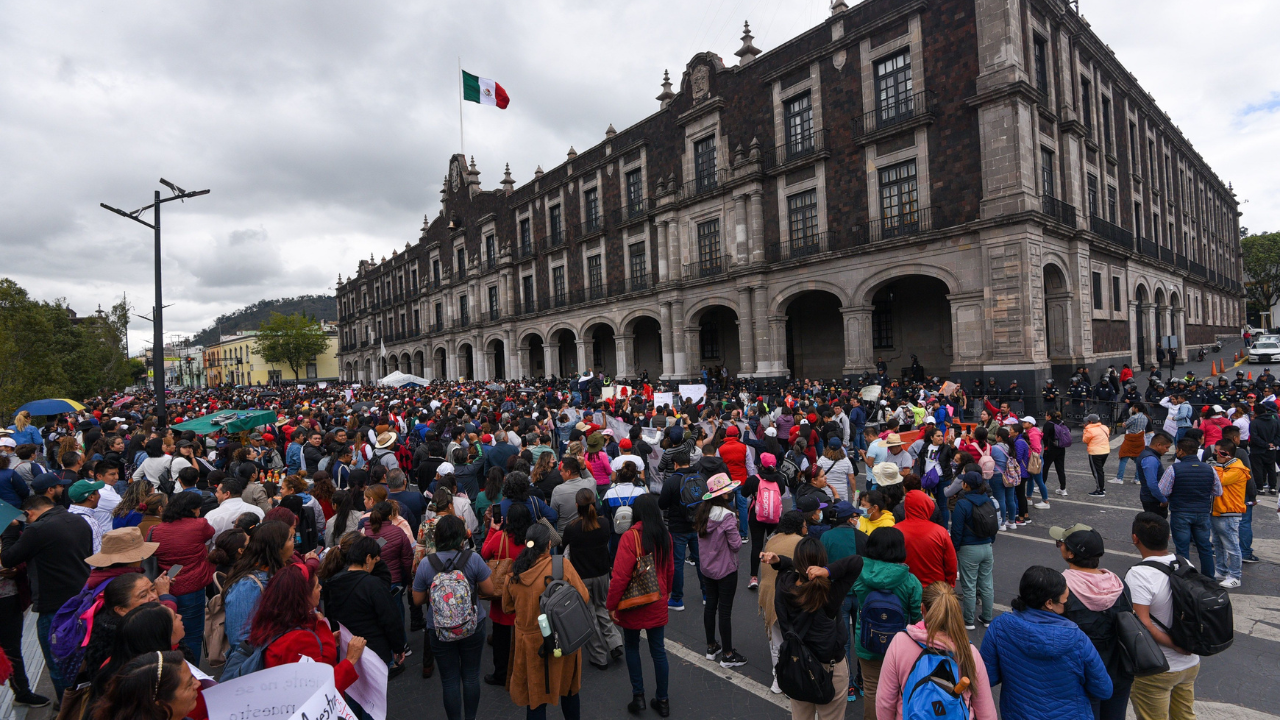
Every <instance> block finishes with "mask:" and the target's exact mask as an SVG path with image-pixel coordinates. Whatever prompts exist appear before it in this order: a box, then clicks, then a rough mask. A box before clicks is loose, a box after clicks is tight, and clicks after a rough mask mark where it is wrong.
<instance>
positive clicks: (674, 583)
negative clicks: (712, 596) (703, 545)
mask: <svg viewBox="0 0 1280 720" xmlns="http://www.w3.org/2000/svg"><path fill="white" fill-rule="evenodd" d="M671 540H672V542H673V543H674V546H673V548H672V550H671V559H672V560H673V561H674V562H675V566H676V572H675V577H673V578H671V599H672V600H673V601H674V602H676V603H682V602H684V558H685V549H686V547H687V548H688V553H689V557H691V558H693V564H694V566H695V569H696V570H697V573H698V592H700V593H702V594H703V595H706V594H707V581H706V579H705V578H703V577H702V563H701V561H700V559H699V557H698V533H696V532H687V533H671Z"/></svg>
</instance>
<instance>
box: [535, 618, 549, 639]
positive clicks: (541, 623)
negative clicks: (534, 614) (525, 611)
mask: <svg viewBox="0 0 1280 720" xmlns="http://www.w3.org/2000/svg"><path fill="white" fill-rule="evenodd" d="M538 629H539V630H541V631H542V637H550V635H551V622H550V621H549V620H547V615H546V613H543V614H542V615H539V616H538Z"/></svg>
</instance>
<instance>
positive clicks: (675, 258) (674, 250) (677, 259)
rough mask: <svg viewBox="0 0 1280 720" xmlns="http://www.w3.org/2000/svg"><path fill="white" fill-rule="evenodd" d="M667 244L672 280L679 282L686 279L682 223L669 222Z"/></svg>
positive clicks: (668, 263)
mask: <svg viewBox="0 0 1280 720" xmlns="http://www.w3.org/2000/svg"><path fill="white" fill-rule="evenodd" d="M667 242H668V243H669V244H670V245H671V251H670V253H669V256H668V257H667V267H668V269H669V271H670V273H671V279H672V280H679V279H680V278H682V277H684V253H683V252H681V249H680V245H681V243H680V223H679V222H677V221H675V220H668V221H667ZM682 322H683V321H682Z"/></svg>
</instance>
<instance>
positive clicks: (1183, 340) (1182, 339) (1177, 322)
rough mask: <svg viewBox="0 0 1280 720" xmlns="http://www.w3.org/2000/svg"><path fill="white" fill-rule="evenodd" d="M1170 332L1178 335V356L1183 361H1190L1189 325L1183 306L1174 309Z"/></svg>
mask: <svg viewBox="0 0 1280 720" xmlns="http://www.w3.org/2000/svg"><path fill="white" fill-rule="evenodd" d="M1169 334H1170V335H1177V336H1178V357H1179V358H1180V359H1181V361H1182V362H1188V361H1190V360H1191V353H1189V352H1187V325H1186V321H1185V319H1184V317H1183V312H1182V308H1181V307H1176V308H1173V310H1172V317H1171V318H1170V321H1169Z"/></svg>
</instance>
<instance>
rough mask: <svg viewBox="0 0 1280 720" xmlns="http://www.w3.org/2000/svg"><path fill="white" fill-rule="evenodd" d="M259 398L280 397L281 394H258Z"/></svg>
mask: <svg viewBox="0 0 1280 720" xmlns="http://www.w3.org/2000/svg"><path fill="white" fill-rule="evenodd" d="M258 397H280V393H277V392H264V393H258Z"/></svg>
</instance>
